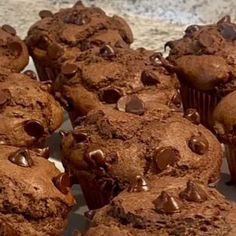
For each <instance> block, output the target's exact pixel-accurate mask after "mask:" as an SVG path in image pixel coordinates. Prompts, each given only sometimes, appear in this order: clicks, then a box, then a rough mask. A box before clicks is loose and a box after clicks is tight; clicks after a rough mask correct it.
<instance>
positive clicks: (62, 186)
mask: <svg viewBox="0 0 236 236" xmlns="http://www.w3.org/2000/svg"><path fill="white" fill-rule="evenodd" d="M52 182H53V183H54V185H55V186H56V187H57V189H59V190H60V191H61V192H62V193H63V194H67V193H68V192H69V190H70V187H71V184H70V177H69V175H68V174H66V173H61V174H59V175H58V176H56V177H54V178H53V179H52Z"/></svg>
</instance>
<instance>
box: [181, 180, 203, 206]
mask: <svg viewBox="0 0 236 236" xmlns="http://www.w3.org/2000/svg"><path fill="white" fill-rule="evenodd" d="M180 197H181V198H183V199H185V200H187V201H193V202H204V201H206V200H207V193H206V192H205V191H204V190H203V188H202V187H201V186H200V185H198V184H197V183H195V182H193V181H191V180H189V181H188V183H187V187H186V188H185V189H184V191H182V192H181V193H180Z"/></svg>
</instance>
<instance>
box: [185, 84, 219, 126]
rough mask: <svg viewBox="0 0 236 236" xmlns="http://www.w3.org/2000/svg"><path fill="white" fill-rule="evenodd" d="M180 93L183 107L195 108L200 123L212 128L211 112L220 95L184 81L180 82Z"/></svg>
mask: <svg viewBox="0 0 236 236" xmlns="http://www.w3.org/2000/svg"><path fill="white" fill-rule="evenodd" d="M180 93H181V97H182V102H183V109H184V110H187V109H188V108H195V109H197V111H198V113H199V115H200V117H201V123H202V124H203V125H204V126H206V127H207V128H209V129H211V130H212V123H213V122H212V114H213V110H214V108H215V106H216V105H217V104H218V103H219V101H220V97H219V96H217V95H216V94H214V93H213V92H212V91H210V92H205V91H201V90H198V89H195V88H192V87H190V86H188V85H186V84H184V83H181V88H180Z"/></svg>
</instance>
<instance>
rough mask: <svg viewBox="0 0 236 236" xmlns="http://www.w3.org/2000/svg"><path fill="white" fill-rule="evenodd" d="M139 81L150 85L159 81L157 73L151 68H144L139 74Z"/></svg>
mask: <svg viewBox="0 0 236 236" xmlns="http://www.w3.org/2000/svg"><path fill="white" fill-rule="evenodd" d="M141 81H142V83H143V84H144V85H147V86H151V85H156V84H158V83H160V81H159V78H158V77H157V75H156V74H155V73H154V72H153V71H151V70H144V71H143V72H142V74H141Z"/></svg>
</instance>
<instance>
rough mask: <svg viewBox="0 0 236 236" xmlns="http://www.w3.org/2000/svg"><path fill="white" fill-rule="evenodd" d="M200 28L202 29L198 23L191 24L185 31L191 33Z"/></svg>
mask: <svg viewBox="0 0 236 236" xmlns="http://www.w3.org/2000/svg"><path fill="white" fill-rule="evenodd" d="M199 29H200V27H199V26H198V25H190V26H188V27H187V29H186V30H185V33H186V34H189V35H191V34H193V33H194V32H196V31H198V30H199Z"/></svg>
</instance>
